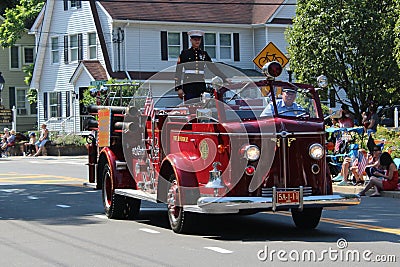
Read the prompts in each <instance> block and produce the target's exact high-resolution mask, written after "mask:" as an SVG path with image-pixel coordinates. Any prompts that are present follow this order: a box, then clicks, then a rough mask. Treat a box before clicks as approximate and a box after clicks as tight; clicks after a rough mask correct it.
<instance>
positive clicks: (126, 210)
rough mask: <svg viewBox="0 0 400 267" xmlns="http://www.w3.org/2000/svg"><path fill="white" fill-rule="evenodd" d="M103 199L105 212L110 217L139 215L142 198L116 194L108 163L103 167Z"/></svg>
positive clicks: (131, 217) (133, 216) (129, 217)
mask: <svg viewBox="0 0 400 267" xmlns="http://www.w3.org/2000/svg"><path fill="white" fill-rule="evenodd" d="M102 182H103V183H102V185H103V186H102V196H103V197H102V199H103V206H104V212H105V214H106V216H107V217H108V218H110V219H134V218H136V217H137V216H138V215H139V211H140V204H141V201H140V199H133V198H127V197H124V196H121V195H117V194H115V192H114V190H115V188H114V182H113V179H112V176H111V170H110V167H109V165H108V164H106V165H105V166H104V168H103V175H102Z"/></svg>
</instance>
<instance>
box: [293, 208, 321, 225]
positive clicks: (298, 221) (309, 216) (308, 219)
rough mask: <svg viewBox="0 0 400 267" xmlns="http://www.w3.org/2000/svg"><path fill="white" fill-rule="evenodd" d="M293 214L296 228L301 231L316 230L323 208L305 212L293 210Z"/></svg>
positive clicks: (305, 210) (310, 209)
mask: <svg viewBox="0 0 400 267" xmlns="http://www.w3.org/2000/svg"><path fill="white" fill-rule="evenodd" d="M291 212H292V219H293V221H294V223H295V225H296V227H298V228H301V229H314V228H315V227H317V225H318V223H319V221H320V219H321V213H322V208H309V209H304V210H303V211H299V210H298V209H291Z"/></svg>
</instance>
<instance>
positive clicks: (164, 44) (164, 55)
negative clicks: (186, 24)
mask: <svg viewBox="0 0 400 267" xmlns="http://www.w3.org/2000/svg"><path fill="white" fill-rule="evenodd" d="M161 60H168V36H167V32H166V31H162V32H161Z"/></svg>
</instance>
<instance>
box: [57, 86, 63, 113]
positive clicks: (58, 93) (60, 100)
mask: <svg viewBox="0 0 400 267" xmlns="http://www.w3.org/2000/svg"><path fill="white" fill-rule="evenodd" d="M61 102H62V98H61V92H57V103H58V106H57V117H62V113H61V112H62V109H61V106H62V105H61Z"/></svg>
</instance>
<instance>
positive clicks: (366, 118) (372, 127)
mask: <svg viewBox="0 0 400 267" xmlns="http://www.w3.org/2000/svg"><path fill="white" fill-rule="evenodd" d="M376 110H377V108H376V106H375V104H374V103H371V104H370V106H369V108H368V113H365V112H363V114H362V117H363V120H362V123H363V125H364V132H366V133H367V135H368V136H370V135H371V133H376V130H377V127H378V119H379V118H378V114H377V113H376Z"/></svg>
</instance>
